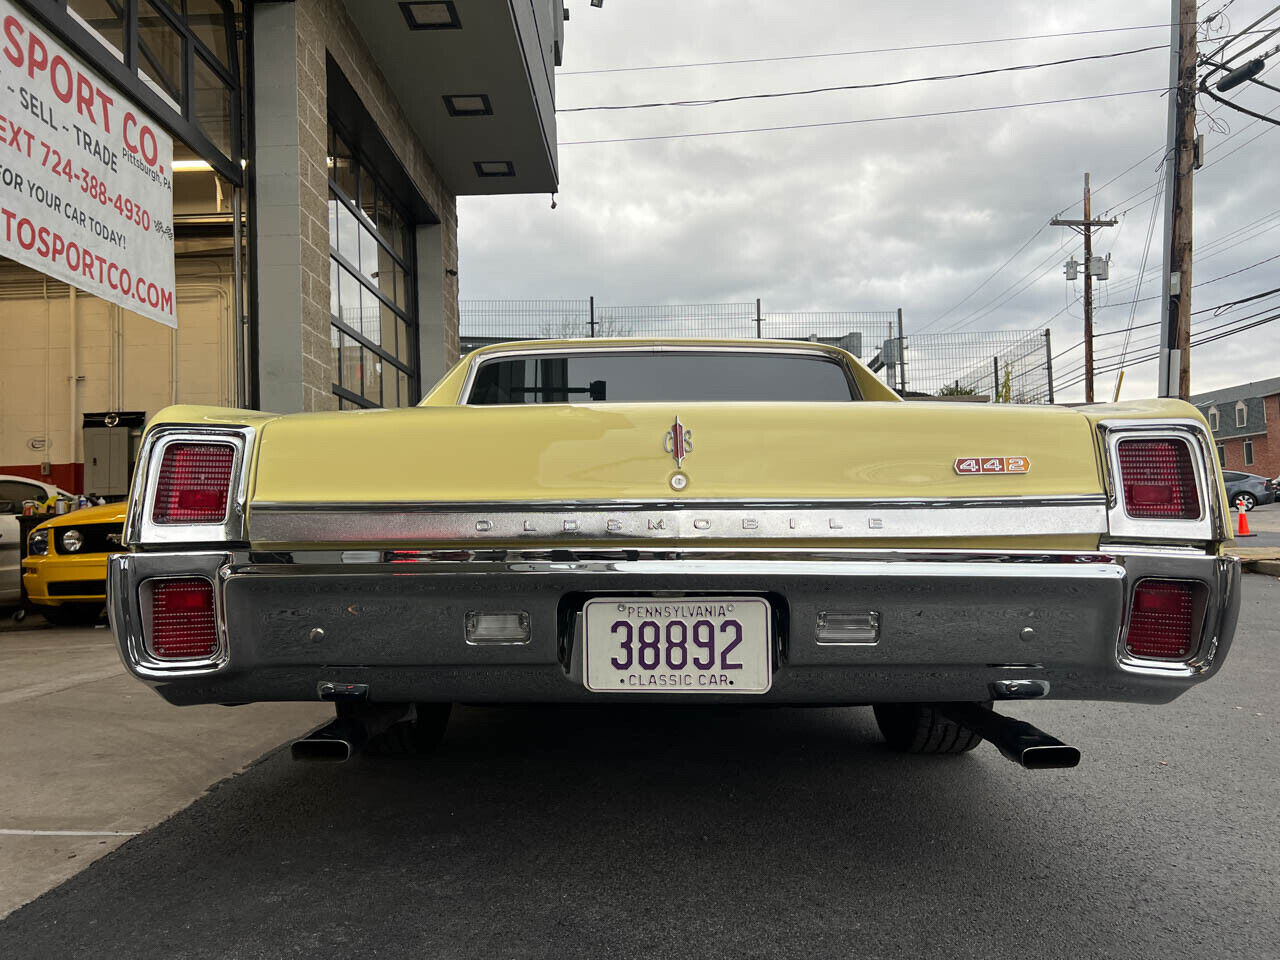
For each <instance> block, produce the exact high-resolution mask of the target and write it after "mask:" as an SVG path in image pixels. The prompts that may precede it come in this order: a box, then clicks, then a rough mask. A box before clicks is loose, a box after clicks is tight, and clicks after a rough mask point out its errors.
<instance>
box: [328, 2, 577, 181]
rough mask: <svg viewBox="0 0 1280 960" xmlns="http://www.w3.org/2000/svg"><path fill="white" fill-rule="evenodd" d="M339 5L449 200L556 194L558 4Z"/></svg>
mask: <svg viewBox="0 0 1280 960" xmlns="http://www.w3.org/2000/svg"><path fill="white" fill-rule="evenodd" d="M344 2H345V6H346V10H347V15H348V16H349V17H350V18H351V19H352V21H353V22H354V23H355V25H356V27H357V28H358V29H359V31H360V34H361V36H362V37H363V38H364V41H365V43H366V44H367V45H368V46H369V49H370V50H371V51H372V53H373V55H374V58H375V59H376V60H377V62H378V65H379V67H380V69H381V70H382V73H383V76H385V77H386V80H387V82H388V83H389V84H390V86H391V90H392V92H393V94H394V95H395V98H396V100H397V101H398V102H399V106H400V109H401V110H403V111H404V114H405V115H406V117H407V118H408V120H409V124H410V125H411V126H412V128H413V130H414V132H415V133H416V134H417V136H418V138H419V139H420V140H421V141H422V144H423V145H424V146H425V148H426V150H427V155H428V157H429V158H430V160H431V162H432V164H433V165H434V166H435V168H436V169H437V170H438V171H439V173H440V175H441V177H443V178H444V181H445V184H446V185H447V186H448V188H449V189H450V190H451V191H453V192H454V193H455V194H458V195H469V194H498V193H551V192H554V191H555V190H556V189H557V187H558V184H559V174H558V169H557V156H556V120H555V99H554V98H555V92H554V91H555V80H554V71H555V67H556V64H557V62H558V60H559V57H560V50H561V46H562V44H563V37H564V3H563V0H466V2H463V0H452V2H450V0H417V2H397V0H379V2H376V3H370V2H368V0H344ZM366 106H367V107H368V106H372V105H369V104H366Z"/></svg>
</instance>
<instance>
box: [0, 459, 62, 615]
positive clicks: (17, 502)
mask: <svg viewBox="0 0 1280 960" xmlns="http://www.w3.org/2000/svg"><path fill="white" fill-rule="evenodd" d="M55 495H56V496H59V497H66V498H67V499H73V498H72V496H71V494H69V493H67V491H65V490H63V489H61V488H59V487H56V486H54V485H53V484H51V483H44V482H42V481H40V480H32V479H31V478H30V477H16V476H13V475H12V474H7V473H0V607H8V606H14V605H16V604H17V603H18V601H19V600H20V599H21V598H22V561H21V557H22V532H21V530H20V529H19V527H18V514H20V513H22V503H23V501H24V500H40V501H44V500H48V499H49V498H50V497H52V496H55Z"/></svg>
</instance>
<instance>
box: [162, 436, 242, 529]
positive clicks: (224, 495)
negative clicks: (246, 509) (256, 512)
mask: <svg viewBox="0 0 1280 960" xmlns="http://www.w3.org/2000/svg"><path fill="white" fill-rule="evenodd" d="M235 454H236V448H235V447H234V446H233V445H232V444H229V443H194V442H192V443H171V444H169V445H168V446H167V447H165V449H164V460H163V461H161V463H160V473H159V477H158V479H157V481H156V497H155V509H154V510H153V511H152V520H154V521H155V522H156V523H222V522H223V521H224V520H225V519H226V518H227V500H228V498H229V496H230V493H231V470H232V466H233V465H234V463H235Z"/></svg>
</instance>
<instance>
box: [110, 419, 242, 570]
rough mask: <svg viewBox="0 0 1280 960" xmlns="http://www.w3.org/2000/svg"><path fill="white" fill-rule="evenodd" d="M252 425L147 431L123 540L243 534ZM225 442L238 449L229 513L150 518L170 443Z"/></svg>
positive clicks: (208, 539)
mask: <svg viewBox="0 0 1280 960" xmlns="http://www.w3.org/2000/svg"><path fill="white" fill-rule="evenodd" d="M256 433H257V431H256V430H255V429H254V428H253V427H206V426H196V425H184V424H172V425H170V424H165V425H164V426H160V427H157V428H156V429H154V430H151V431H149V432H148V433H147V436H146V439H145V440H144V441H143V444H142V450H141V451H140V452H139V454H138V463H137V466H136V467H135V468H134V475H133V486H132V489H131V490H130V491H129V509H128V512H127V513H126V514H125V521H124V536H123V540H124V543H125V545H127V546H140V545H142V544H146V545H148V546H152V545H157V544H160V545H169V544H187V543H192V544H196V543H202V544H213V543H228V542H238V541H243V540H244V539H245V529H244V528H245V516H246V513H247V507H248V490H249V467H250V464H251V463H252V461H253V455H252V454H253V442H254V437H255V435H256ZM183 442H194V443H210V442H221V443H227V444H230V445H231V446H233V447H234V448H235V459H234V460H233V461H232V464H231V477H232V484H231V492H230V494H229V496H228V497H227V512H226V515H225V516H224V517H223V519H222V520H220V521H218V522H216V523H156V522H154V521H153V520H152V519H151V516H152V512H153V510H154V509H155V494H156V484H157V482H158V480H159V476H160V465H161V464H162V463H163V462H164V451H165V448H166V447H168V446H169V444H171V443H183Z"/></svg>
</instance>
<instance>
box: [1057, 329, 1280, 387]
mask: <svg viewBox="0 0 1280 960" xmlns="http://www.w3.org/2000/svg"><path fill="white" fill-rule="evenodd" d="M1263 313H1266V311H1265V310H1264V311H1260V312H1259V313H1255V314H1251V315H1250V316H1248V317H1238V318H1236V319H1234V320H1231V321H1228V322H1227V323H1223V324H1219V325H1218V326H1216V327H1210V328H1209V329H1207V330H1202V331H1200V334H1201V335H1200V337H1199V338H1195V337H1193V338H1192V340H1191V345H1192V346H1193V347H1197V346H1203V345H1204V344H1206V343H1213V342H1214V341H1215V340H1222V339H1223V338H1225V337H1231V336H1235V335H1236V334H1237V333H1244V332H1245V331H1247V330H1253V329H1254V328H1256V327H1260V326H1263V325H1264V324H1268V323H1272V322H1274V321H1276V320H1280V313H1273V314H1271V315H1270V316H1265V317H1262V319H1259V320H1253V322H1252V323H1244V322H1243V321H1245V320H1251V319H1252V318H1253V317H1259V316H1261V315H1262V314H1263ZM1154 325H1155V324H1152V326H1154ZM1113 332H1116V331H1113ZM1155 343H1156V341H1155V340H1150V339H1148V340H1147V341H1145V343H1144V345H1145V346H1147V347H1150V346H1154V345H1155ZM1119 356H1120V355H1119V354H1118V353H1113V354H1110V355H1109V356H1107V357H1104V358H1103V360H1102V361H1100V362H1104V363H1107V364H1110V365H1108V366H1102V367H1099V368H1098V369H1097V370H1095V373H1110V372H1113V371H1116V370H1119V369H1120V367H1121V366H1124V365H1126V361H1125V360H1123V359H1121V360H1120V361H1119V362H1118V363H1114V362H1112V361H1115V360H1116V358H1117V357H1119ZM1158 356H1159V352H1158V351H1157V352H1155V353H1150V354H1144V355H1141V356H1139V357H1133V358H1130V359H1129V360H1128V361H1127V363H1128V365H1131V366H1137V365H1139V364H1141V363H1146V362H1148V361H1150V360H1154V359H1155V358H1156V357H1158ZM1082 369H1083V368H1082V367H1081V366H1079V365H1077V366H1075V367H1073V368H1072V369H1071V370H1069V371H1068V372H1067V373H1065V374H1063V375H1060V378H1059V379H1065V380H1066V382H1065V383H1060V384H1059V385H1058V389H1060V390H1066V389H1068V388H1070V387H1074V386H1076V385H1077V384H1080V383H1083V382H1084V377H1083V376H1077V374H1078V372H1079V371H1080V370H1082ZM1073 378H1074V379H1073Z"/></svg>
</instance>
